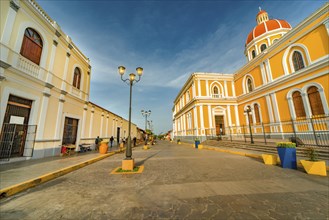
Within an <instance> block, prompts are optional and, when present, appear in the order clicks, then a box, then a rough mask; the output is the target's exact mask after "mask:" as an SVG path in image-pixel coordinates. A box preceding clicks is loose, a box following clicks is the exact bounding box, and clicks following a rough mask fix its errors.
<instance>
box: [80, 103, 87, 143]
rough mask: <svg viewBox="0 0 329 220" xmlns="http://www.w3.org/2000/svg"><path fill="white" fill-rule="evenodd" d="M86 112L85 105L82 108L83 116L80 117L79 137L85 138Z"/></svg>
mask: <svg viewBox="0 0 329 220" xmlns="http://www.w3.org/2000/svg"><path fill="white" fill-rule="evenodd" d="M87 110H88V106H87V104H85V105H84V106H83V115H82V129H81V137H82V138H85V129H86V128H85V126H86V117H87Z"/></svg>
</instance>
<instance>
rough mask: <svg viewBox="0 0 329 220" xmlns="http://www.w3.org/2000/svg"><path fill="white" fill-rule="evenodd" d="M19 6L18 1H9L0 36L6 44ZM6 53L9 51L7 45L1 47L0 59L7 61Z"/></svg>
mask: <svg viewBox="0 0 329 220" xmlns="http://www.w3.org/2000/svg"><path fill="white" fill-rule="evenodd" d="M19 8H20V6H19V1H17V0H11V1H10V8H9V10H8V15H7V18H6V22H5V24H4V28H3V32H2V36H1V42H2V43H3V44H4V45H6V46H8V45H9V41H10V38H11V33H12V31H13V27H14V22H15V19H16V14H17V11H18V9H19ZM8 53H9V49H8V48H7V47H1V53H0V54H1V55H0V56H1V60H2V61H4V62H8V60H7V59H8Z"/></svg>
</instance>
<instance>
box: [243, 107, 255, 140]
mask: <svg viewBox="0 0 329 220" xmlns="http://www.w3.org/2000/svg"><path fill="white" fill-rule="evenodd" d="M244 113H245V114H247V120H248V124H249V131H250V143H251V144H253V143H254V139H253V137H252V131H251V124H250V120H249V115H250V114H251V109H250V108H247V109H246V110H245V111H244Z"/></svg>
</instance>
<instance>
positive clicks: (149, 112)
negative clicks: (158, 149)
mask: <svg viewBox="0 0 329 220" xmlns="http://www.w3.org/2000/svg"><path fill="white" fill-rule="evenodd" d="M141 112H142V115H143V117H145V132H146V129H147V116H149V115H151V110H148V111H147V110H142V111H141ZM146 145H147V138H146V137H145V146H146Z"/></svg>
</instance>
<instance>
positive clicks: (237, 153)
mask: <svg viewBox="0 0 329 220" xmlns="http://www.w3.org/2000/svg"><path fill="white" fill-rule="evenodd" d="M184 144H186V145H192V147H193V146H194V145H193V144H190V143H184ZM202 149H205V150H214V151H219V152H223V153H229V154H236V155H240V156H245V157H252V158H256V159H263V158H262V155H259V154H251V153H242V152H238V151H231V150H223V149H218V148H214V147H207V146H204V145H203V146H202ZM297 167H299V168H303V169H304V167H303V166H302V164H301V162H300V161H298V162H297ZM326 170H327V171H329V166H327V167H326Z"/></svg>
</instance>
